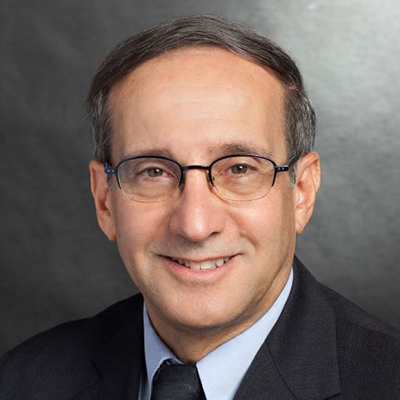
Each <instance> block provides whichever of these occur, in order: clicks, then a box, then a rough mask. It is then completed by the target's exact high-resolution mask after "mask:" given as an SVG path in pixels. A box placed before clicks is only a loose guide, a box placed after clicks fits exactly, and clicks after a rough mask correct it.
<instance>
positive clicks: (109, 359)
mask: <svg viewBox="0 0 400 400" xmlns="http://www.w3.org/2000/svg"><path fill="white" fill-rule="evenodd" d="M135 303H137V304H133V307H132V312H131V313H130V314H129V315H127V316H126V317H125V319H124V320H123V322H122V323H119V324H118V327H117V328H116V329H115V330H114V332H112V334H110V335H109V336H108V338H107V339H106V340H105V341H104V343H102V344H101V348H99V350H98V352H97V353H96V355H95V357H94V358H93V367H94V368H95V369H96V370H97V374H98V379H97V381H96V382H95V383H93V384H92V385H91V386H90V387H89V388H88V389H87V390H85V391H84V392H82V393H81V394H80V395H79V396H77V397H74V400H75V399H76V400H94V399H96V400H116V399H118V400H135V399H137V398H138V392H139V387H140V378H141V371H142V370H143V367H144V350H143V314H142V311H143V307H142V306H143V300H142V298H141V297H139V298H138V301H135Z"/></svg>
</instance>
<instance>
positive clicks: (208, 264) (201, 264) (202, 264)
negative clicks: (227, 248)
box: [171, 257, 232, 270]
mask: <svg viewBox="0 0 400 400" xmlns="http://www.w3.org/2000/svg"><path fill="white" fill-rule="evenodd" d="M231 258H232V257H223V258H215V259H213V260H204V261H189V260H185V259H183V258H174V257H171V260H173V261H175V262H176V263H178V264H180V265H183V266H185V267H187V268H190V269H202V270H210V269H215V268H218V267H222V266H223V265H224V264H225V263H226V262H228V261H229V260H230V259H231Z"/></svg>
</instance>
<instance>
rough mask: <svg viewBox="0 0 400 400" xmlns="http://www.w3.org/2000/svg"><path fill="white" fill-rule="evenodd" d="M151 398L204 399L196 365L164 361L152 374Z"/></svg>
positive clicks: (159, 399) (155, 399) (167, 399)
mask: <svg viewBox="0 0 400 400" xmlns="http://www.w3.org/2000/svg"><path fill="white" fill-rule="evenodd" d="M151 400H205V396H204V392H203V388H202V386H201V382H200V378H199V373H198V371H197V367H196V365H195V364H169V363H168V361H166V362H164V363H163V364H162V365H161V367H160V368H159V369H158V371H157V372H156V374H155V375H154V379H153V390H152V395H151Z"/></svg>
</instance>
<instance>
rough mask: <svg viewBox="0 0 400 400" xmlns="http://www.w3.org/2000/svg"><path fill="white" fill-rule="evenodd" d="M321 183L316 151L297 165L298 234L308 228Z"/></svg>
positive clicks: (296, 217) (296, 211)
mask: <svg viewBox="0 0 400 400" xmlns="http://www.w3.org/2000/svg"><path fill="white" fill-rule="evenodd" d="M320 183H321V167H320V162H319V155H318V153H316V152H315V151H313V152H311V153H308V154H307V155H305V156H304V157H303V158H301V159H300V161H299V162H298V165H297V176H296V185H295V188H294V190H295V222H296V234H297V235H300V234H301V233H302V232H303V230H304V228H305V227H306V225H307V223H308V221H309V220H310V218H311V215H312V213H313V210H314V204H315V199H316V194H317V191H318V189H319V186H320Z"/></svg>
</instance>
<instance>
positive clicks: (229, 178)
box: [104, 155, 300, 203]
mask: <svg viewBox="0 0 400 400" xmlns="http://www.w3.org/2000/svg"><path fill="white" fill-rule="evenodd" d="M299 158H300V157H299V155H295V156H294V157H292V158H291V159H290V160H289V161H288V163H287V164H286V165H277V164H276V163H275V162H274V161H273V160H270V159H269V158H267V157H263V156H258V155H230V156H225V157H221V158H218V159H217V160H215V161H213V162H212V163H211V165H209V166H208V167H207V166H204V165H188V166H185V167H184V166H182V165H180V164H178V163H177V162H176V161H174V160H171V159H169V158H166V157H147V156H140V157H132V158H128V159H125V160H122V161H120V162H119V163H118V164H117V166H116V167H115V168H111V167H110V165H109V164H106V165H105V167H104V172H105V173H106V174H107V175H115V176H116V178H117V182H118V186H119V187H120V189H122V190H123V192H124V193H125V195H126V196H127V197H128V198H129V199H130V200H133V201H137V202H140V203H160V202H163V201H166V200H167V199H169V198H171V197H172V196H173V193H174V192H175V191H176V189H177V188H179V187H180V186H181V185H183V184H184V182H185V172H186V171H188V170H191V169H201V170H205V171H207V172H208V179H209V182H210V183H211V185H212V187H213V188H214V189H215V191H216V192H217V193H218V195H219V196H220V197H222V198H223V199H226V200H232V201H248V200H258V199H261V198H262V197H264V196H266V195H267V194H268V193H269V191H270V190H271V188H272V186H274V183H275V180H276V175H277V174H278V172H284V171H288V170H289V168H290V167H291V166H293V165H294V163H295V162H296V161H298V159H299Z"/></svg>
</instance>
